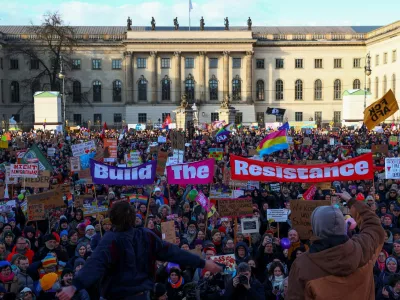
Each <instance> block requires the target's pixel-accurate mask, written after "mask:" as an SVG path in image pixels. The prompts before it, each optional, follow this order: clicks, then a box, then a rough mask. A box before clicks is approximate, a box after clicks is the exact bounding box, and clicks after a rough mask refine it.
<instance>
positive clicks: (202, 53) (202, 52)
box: [199, 51, 207, 56]
mask: <svg viewBox="0 0 400 300" xmlns="http://www.w3.org/2000/svg"><path fill="white" fill-rule="evenodd" d="M206 54H207V52H205V51H200V52H199V55H200V56H205V55H206Z"/></svg>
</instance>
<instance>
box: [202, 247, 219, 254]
mask: <svg viewBox="0 0 400 300" xmlns="http://www.w3.org/2000/svg"><path fill="white" fill-rule="evenodd" d="M207 251H212V252H214V255H216V254H217V251H216V250H215V248H213V247H207V248H204V250H203V252H204V253H206V252H207Z"/></svg>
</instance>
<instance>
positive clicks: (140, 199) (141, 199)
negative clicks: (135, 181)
mask: <svg viewBox="0 0 400 300" xmlns="http://www.w3.org/2000/svg"><path fill="white" fill-rule="evenodd" d="M126 196H127V197H128V198H129V201H130V202H131V203H140V204H145V205H147V202H148V201H149V197H147V196H144V195H138V194H130V195H126Z"/></svg>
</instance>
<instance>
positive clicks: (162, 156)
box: [156, 150, 168, 176]
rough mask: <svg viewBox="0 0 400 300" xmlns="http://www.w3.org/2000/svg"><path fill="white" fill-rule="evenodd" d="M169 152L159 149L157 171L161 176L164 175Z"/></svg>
mask: <svg viewBox="0 0 400 300" xmlns="http://www.w3.org/2000/svg"><path fill="white" fill-rule="evenodd" d="M167 160H168V153H167V152H164V151H161V150H159V151H158V155H157V169H156V173H157V175H159V176H163V175H164V172H165V165H166V164H167Z"/></svg>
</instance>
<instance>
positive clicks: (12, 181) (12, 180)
mask: <svg viewBox="0 0 400 300" xmlns="http://www.w3.org/2000/svg"><path fill="white" fill-rule="evenodd" d="M5 168H6V184H17V183H18V178H17V177H11V174H10V166H6V167H5Z"/></svg>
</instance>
